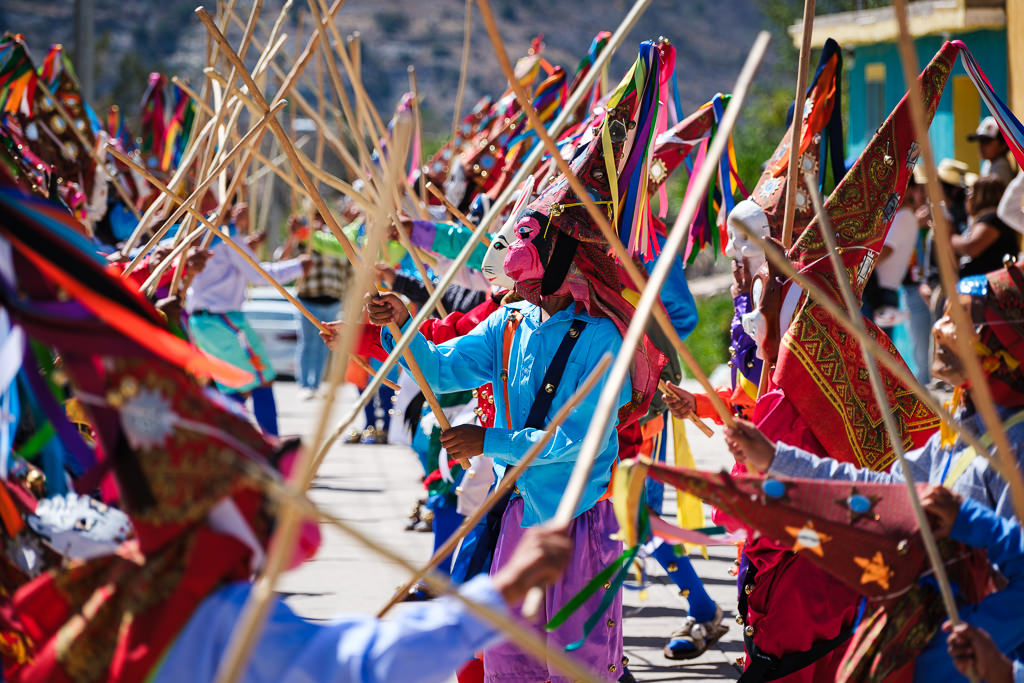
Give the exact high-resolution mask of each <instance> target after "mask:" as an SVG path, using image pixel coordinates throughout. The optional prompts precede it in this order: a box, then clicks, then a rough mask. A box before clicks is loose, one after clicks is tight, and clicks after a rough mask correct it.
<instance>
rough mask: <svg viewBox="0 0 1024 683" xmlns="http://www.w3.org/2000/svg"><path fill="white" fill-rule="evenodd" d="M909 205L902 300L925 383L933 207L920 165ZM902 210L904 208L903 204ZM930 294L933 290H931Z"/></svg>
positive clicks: (905, 203) (917, 365)
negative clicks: (910, 235)
mask: <svg viewBox="0 0 1024 683" xmlns="http://www.w3.org/2000/svg"><path fill="white" fill-rule="evenodd" d="M906 207H910V208H911V209H912V211H913V214H914V228H915V229H914V248H913V250H912V251H911V252H910V261H909V263H908V264H907V272H906V275H905V276H904V278H903V302H904V305H905V306H906V307H907V313H908V314H909V316H910V317H909V320H908V322H907V334H908V335H909V337H910V343H911V344H912V345H913V347H914V376H915V377H917V381H918V382H920V383H921V384H922V385H923V386H927V384H928V382H930V381H931V371H930V367H929V366H930V365H931V357H932V355H931V341H932V324H933V323H934V322H935V320H934V318H933V317H932V310H931V306H930V303H931V302H930V300H929V297H928V296H926V295H925V294H923V293H922V287H924V288H927V287H928V284H927V283H928V279H929V277H930V275H931V273H932V270H933V264H932V261H931V243H932V242H931V235H930V233H931V210H930V208H929V206H928V192H927V190H926V188H925V185H924V174H923V173H922V172H921V167H920V166H918V167H915V168H914V176H913V177H912V178H911V180H910V185H909V186H908V187H907V197H906V199H904V201H903V208H906ZM901 211H902V208H901ZM929 294H930V291H929Z"/></svg>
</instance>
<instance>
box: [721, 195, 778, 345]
mask: <svg viewBox="0 0 1024 683" xmlns="http://www.w3.org/2000/svg"><path fill="white" fill-rule="evenodd" d="M740 224H742V225H744V226H746V227H747V228H748V229H749V230H750V231H751V232H753V233H754V234H755V235H757V236H759V237H761V238H762V239H764V238H766V237H768V236H769V235H770V234H771V228H770V227H769V225H768V216H766V215H765V213H764V209H762V208H761V207H760V206H758V205H757V204H756V203H755V202H752V201H751V200H749V199H744V200H743V201H741V202H739V203H738V204H736V206H735V207H734V208H733V210H732V211H730V212H729V220H728V221H727V223H726V233H727V234H728V235H729V241H728V242H726V244H725V255H726V256H728V257H729V258H733V259H739V258H744V259H746V260H747V268H748V269H749V271H750V272H751V273H756V272H757V271H758V269H760V268H761V266H762V265H764V262H765V256H764V251H763V250H762V249H761V248H760V247H758V246H757V244H755V243H754V242H752V241H751V240H750V239H749V238H748V237H747V234H746V233H745V232H744V231H743V229H742V228H741V227H740ZM751 336H753V335H751Z"/></svg>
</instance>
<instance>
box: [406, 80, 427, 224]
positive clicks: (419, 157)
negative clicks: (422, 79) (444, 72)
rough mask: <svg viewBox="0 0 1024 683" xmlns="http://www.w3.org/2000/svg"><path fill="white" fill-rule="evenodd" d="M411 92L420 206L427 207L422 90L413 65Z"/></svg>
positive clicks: (410, 82)
mask: <svg viewBox="0 0 1024 683" xmlns="http://www.w3.org/2000/svg"><path fill="white" fill-rule="evenodd" d="M408 71H409V91H410V92H411V93H412V117H413V121H415V122H416V137H415V138H414V139H415V140H418V141H419V144H417V145H416V158H415V159H414V161H415V162H416V171H417V172H418V173H419V185H420V192H419V195H420V205H421V206H426V204H427V190H426V188H425V187H424V186H423V182H424V181H425V180H426V178H425V177H424V175H423V168H424V167H423V117H422V116H420V89H419V84H418V82H417V80H416V67H414V66H413V65H412V64H410V65H409V68H408Z"/></svg>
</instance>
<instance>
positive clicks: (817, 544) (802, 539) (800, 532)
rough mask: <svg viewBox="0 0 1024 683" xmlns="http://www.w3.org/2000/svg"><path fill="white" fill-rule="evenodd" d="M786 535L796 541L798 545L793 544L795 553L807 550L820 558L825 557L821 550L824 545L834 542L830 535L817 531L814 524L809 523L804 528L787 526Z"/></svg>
mask: <svg viewBox="0 0 1024 683" xmlns="http://www.w3.org/2000/svg"><path fill="white" fill-rule="evenodd" d="M786 533H788V534H789V535H790V536H792V537H793V538H795V539H796V543H794V544H793V552H797V551H798V550H804V549H807V550H810V551H811V552H812V553H814V554H815V555H817V556H818V557H824V556H825V553H824V551H823V550H822V549H821V546H822V544H824V543H828V542H829V541H831V540H832V537H831V536H829V535H828V534H822V533H819V532H817V531H815V529H814V523H813V522H807V524H804V525H803V526H802V527H795V526H787V527H786Z"/></svg>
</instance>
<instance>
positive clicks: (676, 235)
mask: <svg viewBox="0 0 1024 683" xmlns="http://www.w3.org/2000/svg"><path fill="white" fill-rule="evenodd" d="M478 3H479V5H480V9H481V14H483V16H484V23H485V24H487V23H489V20H490V17H489V16H488V15H489V8H488V9H484V8H485V7H486V5H487V0H478ZM768 41H769V34H768V33H767V32H765V31H762V32H761V33H759V34H758V36H757V39H756V40H755V41H754V45H753V47H752V48H751V50H750V54H749V55H748V56H747V60H746V62H745V63H744V65H743V69H742V71H740V74H739V78H738V79H737V80H736V86H735V87H734V88H733V91H732V93H733V94H732V101H731V102H730V103H729V107H728V108H727V109H726V110H725V116H723V117H722V121H721V123H720V124H719V126H718V130H717V132H716V133H715V136H714V139H712V141H711V144H710V145H709V147H708V151H707V157H706V162H707V163H705V164H704V165H703V166H701V168H700V170H699V171H698V172H697V173H696V174H695V175H694V176H693V178H691V180H690V182H691V183H695V191H694V192H692V193H687V197H686V199H685V200H684V201H683V205H682V207H681V208H680V210H679V213H680V216H682V217H683V225H688V224H690V222H692V220H693V217H694V215H695V214H696V213H697V209H698V205H699V203H700V201H701V199H702V197H703V196H704V195H705V191H706V189H707V187H708V184H709V183H710V182H711V179H712V177H713V176H714V174H715V173H716V172H717V166H718V160H719V158H720V157H721V156H722V153H723V152H724V151H725V148H726V146H727V144H728V140H729V136H730V135H731V133H732V129H733V126H734V125H735V123H736V119H737V118H738V117H739V112H740V109H741V108H742V106H743V101H744V99H745V98H746V95H747V89H748V88H749V87H750V83H751V82H752V81H753V78H754V73H755V72H756V71H757V67H758V65H759V64H760V63H761V59H762V58H763V57H764V53H765V50H766V48H767V47H768ZM499 57H500V56H499ZM685 237H686V231H683V230H676V231H673V232H671V233H669V235H668V239H667V240H666V241H665V245H664V246H663V247H662V250H661V254H660V255H659V256H658V260H657V261H656V262H655V264H654V270H653V272H652V273H651V277H650V279H649V280H648V282H647V285H646V286H645V287H644V288H642V289H641V290H640V291H641V294H640V301H639V302H638V303H637V305H636V313H635V315H634V316H633V319H632V320H631V321H630V323H629V328H628V329H627V330H626V334H625V335H624V337H623V340H622V347H621V348H620V350H619V353H618V355H617V356H616V358H615V363H614V364H613V365H612V369H611V373H610V374H609V377H608V380H607V381H606V382H605V384H604V386H603V388H602V390H601V397H600V398H599V399H598V403H597V407H596V408H595V409H594V415H593V420H592V422H591V424H592V427H591V429H590V430H589V431H588V432H587V435H586V437H584V439H583V445H582V446H581V447H580V453H579V455H578V456H577V458H576V464H575V465H574V467H573V471H572V475H571V476H570V478H569V482H568V485H567V486H566V490H565V493H563V494H562V499H561V501H560V502H559V504H558V509H557V511H556V512H555V516H554V519H553V522H552V523H553V524H554V525H555V526H568V524H569V522H570V521H572V519H573V517H575V515H576V508H577V507H578V506H579V502H580V499H581V498H582V496H583V491H584V489H585V488H586V485H587V482H588V481H589V479H590V471H591V468H592V467H593V464H594V460H595V459H596V457H597V454H598V452H599V451H600V450H601V448H602V446H603V445H604V427H605V425H607V424H608V423H609V421H610V420H612V419H613V417H614V415H615V411H616V409H617V408H618V398H619V393H620V390H621V388H622V385H623V382H625V381H626V380H627V378H628V376H629V368H630V366H631V365H632V361H633V354H634V352H635V351H636V348H637V346H638V345H639V344H640V340H641V339H642V337H643V335H644V329H645V327H646V325H647V319H648V317H649V316H650V315H651V313H652V311H654V310H656V309H657V308H659V306H660V298H659V294H660V290H661V288H662V286H663V285H664V284H665V280H666V278H667V277H668V274H669V271H670V270H671V269H672V267H673V260H674V259H675V255H676V253H677V252H678V251H679V248H680V246H681V245H682V243H683V239H684V238H685ZM716 395H717V394H716ZM542 599H543V594H538V593H537V591H536V590H533V591H531V592H530V595H528V596H527V599H526V601H525V602H524V603H523V614H525V615H527V616H528V617H529V616H531V615H533V614H536V612H537V610H538V608H539V607H540V603H541V600H542Z"/></svg>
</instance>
